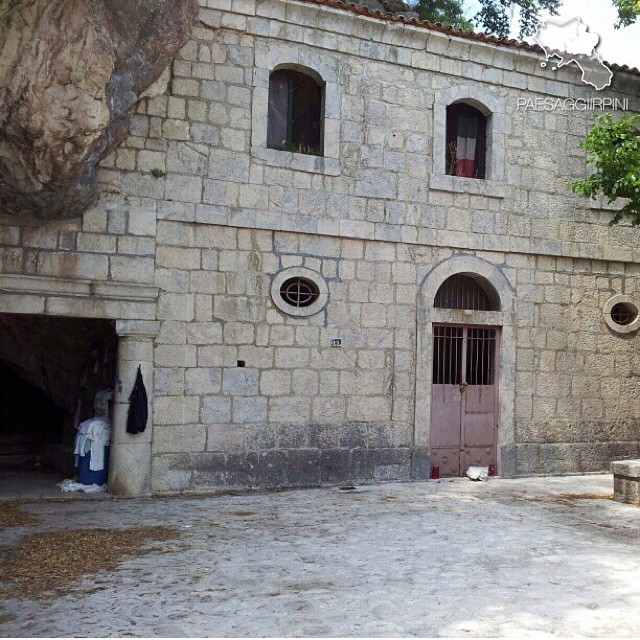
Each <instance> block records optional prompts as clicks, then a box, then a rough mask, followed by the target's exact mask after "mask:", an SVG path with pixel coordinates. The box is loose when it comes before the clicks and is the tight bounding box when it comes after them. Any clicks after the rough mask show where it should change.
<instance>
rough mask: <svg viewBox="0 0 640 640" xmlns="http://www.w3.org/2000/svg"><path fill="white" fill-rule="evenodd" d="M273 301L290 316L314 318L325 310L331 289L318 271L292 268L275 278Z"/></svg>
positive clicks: (272, 292)
mask: <svg viewBox="0 0 640 640" xmlns="http://www.w3.org/2000/svg"><path fill="white" fill-rule="evenodd" d="M271 299H272V300H273V303H274V304H275V305H276V307H277V308H278V309H280V311H282V312H284V313H286V314H288V315H290V316H296V317H298V318H301V317H305V316H312V315H314V314H315V313H318V312H319V311H321V310H322V309H324V307H325V305H326V304H327V301H328V299H329V288H328V287H327V283H326V282H325V280H324V278H323V277H322V276H321V275H320V274H319V273H317V272H316V271H313V270H312V269H307V268H305V267H291V268H289V269H284V270H283V271H280V273H278V274H276V275H275V276H274V278H273V282H272V283H271Z"/></svg>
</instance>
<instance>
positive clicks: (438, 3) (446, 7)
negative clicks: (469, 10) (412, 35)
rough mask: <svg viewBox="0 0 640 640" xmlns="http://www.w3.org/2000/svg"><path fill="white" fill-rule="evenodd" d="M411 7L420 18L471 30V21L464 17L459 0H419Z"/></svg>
mask: <svg viewBox="0 0 640 640" xmlns="http://www.w3.org/2000/svg"><path fill="white" fill-rule="evenodd" d="M413 9H414V11H417V12H418V15H419V16H420V19H421V20H428V21H429V22H441V23H442V24H444V25H446V26H448V27H456V28H457V29H467V30H469V31H473V26H474V25H473V22H471V20H468V19H467V18H465V15H464V10H463V8H462V2H461V0H419V2H418V4H416V5H415V6H414V7H413Z"/></svg>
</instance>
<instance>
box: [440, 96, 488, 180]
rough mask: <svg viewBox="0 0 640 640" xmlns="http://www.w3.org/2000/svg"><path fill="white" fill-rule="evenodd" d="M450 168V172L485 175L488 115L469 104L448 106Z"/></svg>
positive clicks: (451, 174)
mask: <svg viewBox="0 0 640 640" xmlns="http://www.w3.org/2000/svg"><path fill="white" fill-rule="evenodd" d="M446 153H447V158H446V169H447V174H448V175H450V176H460V177H463V178H481V179H484V177H485V174H486V171H485V168H486V167H485V165H486V156H487V118H486V116H485V115H484V114H483V113H482V112H481V111H479V110H478V109H476V108H475V107H472V106H471V105H469V104H464V103H458V104H452V105H450V106H448V107H447V151H446Z"/></svg>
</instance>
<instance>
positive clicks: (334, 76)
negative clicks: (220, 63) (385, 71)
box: [251, 44, 342, 176]
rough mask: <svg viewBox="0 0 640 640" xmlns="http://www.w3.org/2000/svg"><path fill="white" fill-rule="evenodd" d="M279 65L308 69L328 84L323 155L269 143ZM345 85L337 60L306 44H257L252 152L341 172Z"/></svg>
mask: <svg viewBox="0 0 640 640" xmlns="http://www.w3.org/2000/svg"><path fill="white" fill-rule="evenodd" d="M278 69H291V70H294V71H299V72H301V73H306V74H308V75H311V76H312V77H314V78H316V79H319V80H321V81H322V83H323V86H324V131H323V136H324V139H323V151H324V155H322V156H312V155H306V154H303V153H293V152H291V151H279V150H277V149H269V148H268V147H267V121H268V110H269V76H270V75H271V73H272V72H273V71H277V70H278ZM340 102H341V89H340V83H339V73H338V66H337V62H336V61H335V60H334V59H333V58H332V57H331V56H327V55H326V54H325V55H320V54H319V53H318V52H317V51H314V50H310V49H309V50H308V49H306V48H304V47H299V48H298V47H295V48H294V47H291V46H288V45H277V44H276V45H274V44H270V45H269V46H268V47H261V46H258V47H256V53H255V69H254V73H253V95H252V104H251V155H252V156H253V157H254V158H258V159H260V160H262V161H263V162H264V163H265V164H268V165H270V166H274V167H281V168H285V169H294V170H297V171H305V172H307V173H320V174H324V175H332V176H337V175H340V173H341V171H342V166H341V163H340Z"/></svg>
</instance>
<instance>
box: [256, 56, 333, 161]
mask: <svg viewBox="0 0 640 640" xmlns="http://www.w3.org/2000/svg"><path fill="white" fill-rule="evenodd" d="M323 120H324V100H323V83H322V82H321V81H319V80H317V79H316V78H314V77H312V76H311V75H310V74H307V73H303V72H301V71H294V70H293V69H277V70H276V71H273V72H272V73H271V75H270V76H269V114H268V124H267V146H268V147H269V149H278V150H280V151H293V152H294V153H306V154H308V155H314V156H321V155H323V148H322V147H323V145H322V139H323Z"/></svg>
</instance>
